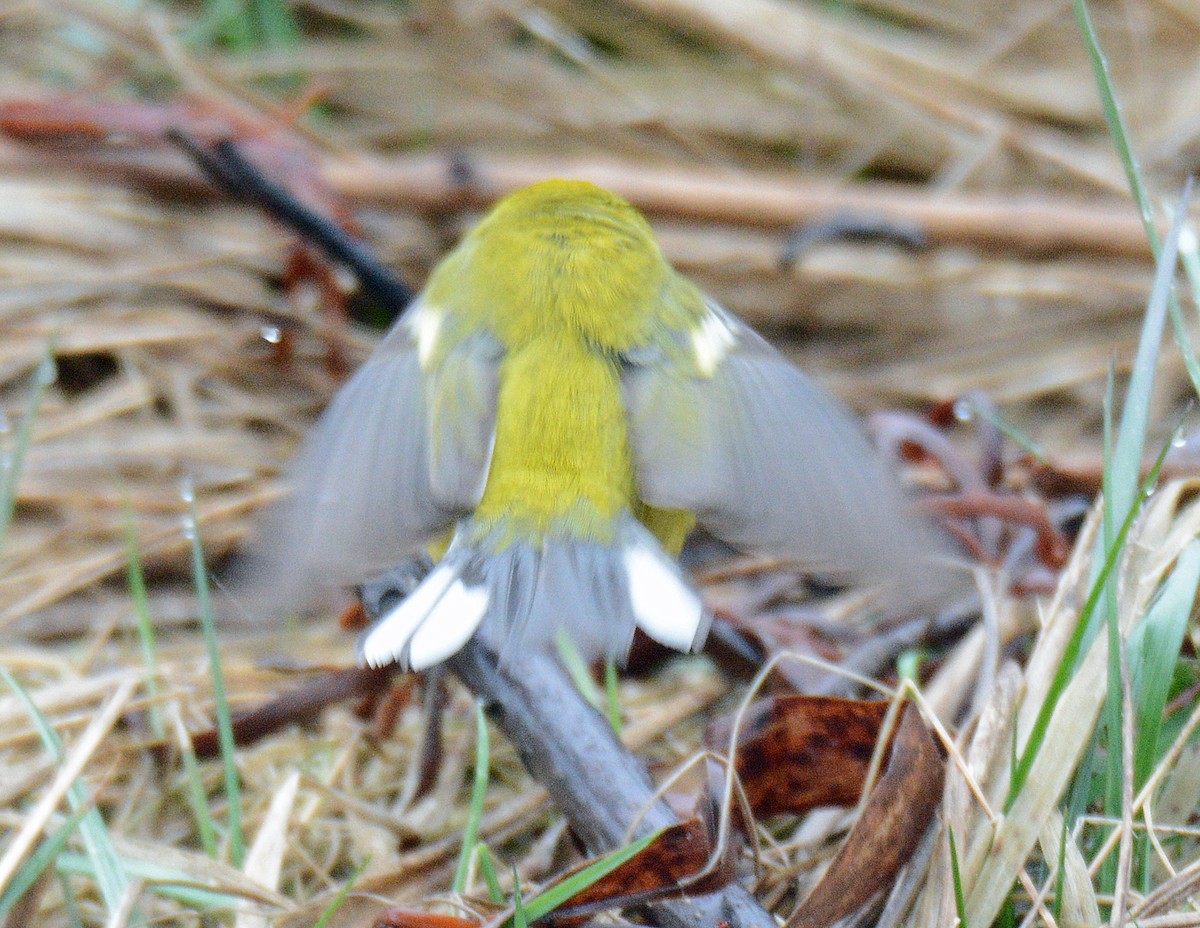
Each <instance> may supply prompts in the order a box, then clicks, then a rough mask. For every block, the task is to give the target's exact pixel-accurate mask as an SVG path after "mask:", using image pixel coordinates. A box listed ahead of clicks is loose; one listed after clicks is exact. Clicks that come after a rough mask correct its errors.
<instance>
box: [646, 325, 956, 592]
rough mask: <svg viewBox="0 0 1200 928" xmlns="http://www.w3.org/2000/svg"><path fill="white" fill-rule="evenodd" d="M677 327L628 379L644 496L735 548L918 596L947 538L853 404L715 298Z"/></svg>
mask: <svg viewBox="0 0 1200 928" xmlns="http://www.w3.org/2000/svg"><path fill="white" fill-rule="evenodd" d="M674 336H675V338H674V340H673V341H674V345H675V349H674V350H667V351H663V352H660V353H657V354H655V355H643V356H641V357H639V358H635V359H630V360H629V363H628V366H627V370H626V374H625V377H624V390H625V401H626V405H627V408H628V412H629V417H630V439H631V443H632V446H633V453H634V461H635V466H636V470H637V481H638V487H639V492H640V495H641V497H642V499H643V500H644V501H645V502H647V503H649V504H651V505H653V506H658V507H663V508H679V509H689V510H691V511H693V512H695V513H696V515H697V520H698V522H699V523H700V524H701V525H703V526H704V527H705V528H706V529H708V530H709V531H710V532H712V534H714V535H716V536H717V537H718V538H721V539H723V540H724V541H727V542H728V543H730V544H732V545H735V546H736V547H739V548H741V549H743V550H747V551H771V552H773V553H776V554H782V555H785V556H789V557H792V558H795V559H796V560H797V561H798V562H800V563H801V564H803V565H804V566H805V567H808V568H812V569H816V570H820V571H832V572H837V573H842V574H849V575H851V576H853V577H855V578H857V579H860V580H866V581H868V582H886V583H890V584H902V585H903V586H905V587H908V588H909V590H910V591H911V592H913V593H917V594H918V595H920V593H919V591H918V590H916V589H915V587H917V586H921V585H923V584H924V583H925V582H926V581H928V580H930V579H931V577H932V573H933V568H932V567H931V566H930V565H929V564H928V563H923V560H924V559H926V558H933V557H936V556H937V555H940V554H942V553H943V552H944V550H945V549H944V545H943V544H942V542H941V540H940V539H939V538H938V537H937V535H936V533H935V531H934V530H933V528H932V526H929V525H927V524H926V523H925V522H924V520H922V519H921V518H920V517H919V516H918V515H917V514H915V513H914V512H912V511H911V508H910V506H909V503H908V501H907V499H906V498H905V495H904V493H903V492H902V490H901V489H900V487H899V486H898V484H897V482H896V480H895V478H894V477H893V476H892V475H891V474H890V473H889V472H888V471H887V469H886V468H885V466H884V465H883V463H882V461H881V460H880V459H879V457H878V455H877V454H876V452H875V450H874V449H873V448H872V447H871V445H870V443H869V442H868V441H867V439H866V437H865V436H864V435H863V433H862V432H861V431H860V428H859V425H858V423H857V421H856V420H855V418H854V417H853V415H852V414H851V413H850V412H849V411H847V410H846V409H844V408H843V407H842V406H841V405H840V404H839V403H838V402H837V401H836V400H834V399H833V398H832V397H830V396H829V395H828V394H826V393H825V392H824V391H823V390H821V389H820V388H819V387H818V386H817V385H816V384H814V383H813V382H812V381H811V380H810V379H809V378H808V377H806V376H805V375H804V374H803V373H801V372H800V370H799V369H798V368H796V367H795V366H794V365H792V364H790V363H789V362H788V361H787V360H785V359H784V358H783V357H782V356H781V355H780V354H779V353H778V352H777V351H776V350H775V349H774V348H772V347H771V346H770V345H768V344H767V342H766V341H764V340H763V339H762V338H760V337H759V336H758V335H756V334H755V333H754V332H752V331H751V330H750V329H749V328H747V327H746V326H745V325H744V324H743V323H741V322H740V321H739V320H737V319H736V318H734V317H733V316H731V315H730V314H729V313H727V312H726V311H725V310H723V309H722V308H721V307H720V306H717V305H716V304H714V303H712V302H707V303H706V306H705V310H704V314H703V315H702V316H701V318H700V319H699V321H698V323H696V324H694V325H693V326H692V327H690V328H688V329H687V330H680V331H677V332H675V333H674ZM920 598H921V599H924V597H923V595H922V596H920Z"/></svg>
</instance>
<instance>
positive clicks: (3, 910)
mask: <svg viewBox="0 0 1200 928" xmlns="http://www.w3.org/2000/svg"><path fill="white" fill-rule="evenodd" d="M95 802H96V797H95V796H94V795H93V796H91V797H89V798H88V799H87V801H86V802H85V803H84V804H83V805H81V806H80V807H79V808H78V809H75V810H74V811H73V812H72V813H71V814H70V816H69V817H68V818H67V820H66V822H65V823H64V824H63V825H62V827H61V828H59V829H58V830H57V831H55V832H54V834H52V835H50V836H49V837H47V838H45V839H44V840H43V841H42V842H41V844H39V845H38V847H37V849H36V850H35V851H34V852H33V853H32V854H30V855H29V858H28V859H27V860H26V861H25V863H23V864H22V865H21V869H19V870H18V871H17V872H16V873H15V874H13V878H12V881H11V882H10V883H9V884H8V887H7V888H6V889H5V890H4V895H2V896H0V922H3V920H4V918H5V916H6V915H7V914H8V910H9V909H11V908H12V907H13V906H14V905H15V904H16V903H17V900H18V899H20V898H21V897H22V896H24V895H25V893H27V892H28V891H29V888H30V887H31V886H33V884H34V883H36V882H37V881H38V880H39V879H40V878H41V876H42V874H43V873H45V872H46V869H47V868H48V867H50V866H52V865H53V864H54V861H55V860H56V859H57V858H58V855H59V854H61V853H62V852H63V850H64V849H65V848H66V846H67V842H68V841H70V840H71V835H73V834H74V833H75V829H76V828H78V827H79V823H80V822H82V821H83V819H84V817H85V816H86V815H87V814H88V813H89V812H91V811H92V809H93V808H95Z"/></svg>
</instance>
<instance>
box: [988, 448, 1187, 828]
mask: <svg viewBox="0 0 1200 928" xmlns="http://www.w3.org/2000/svg"><path fill="white" fill-rule="evenodd" d="M1169 448H1170V444H1169V443H1168V444H1167V445H1166V447H1164V448H1163V451H1162V454H1160V455H1159V457H1158V460H1157V461H1155V463H1154V467H1153V468H1152V469H1151V471H1150V475H1149V476H1148V477H1147V478H1146V480H1145V482H1144V483H1143V484H1142V489H1141V492H1140V493H1139V494H1138V495H1137V497H1136V498H1135V499H1134V505H1133V508H1131V509H1130V510H1129V512H1128V514H1127V515H1126V516H1125V521H1124V522H1123V523H1122V524H1121V528H1120V530H1119V531H1118V532H1117V536H1116V538H1115V539H1114V540H1113V544H1111V545H1110V546H1109V547H1108V550H1107V552H1106V554H1105V557H1104V563H1103V566H1102V567H1101V569H1100V573H1099V575H1098V576H1097V577H1096V579H1095V581H1093V583H1092V589H1091V592H1090V593H1089V594H1088V598H1087V601H1086V602H1085V603H1084V605H1083V609H1082V611H1081V612H1080V614H1079V621H1078V622H1076V623H1075V630H1074V631H1073V632H1071V637H1070V639H1069V640H1068V641H1067V646H1066V648H1064V649H1063V657H1062V661H1061V662H1060V663H1059V666H1058V670H1057V671H1056V672H1055V674H1054V679H1053V680H1051V681H1050V686H1049V688H1048V689H1047V690H1046V698H1045V700H1044V701H1043V702H1042V705H1041V708H1040V709H1038V714H1037V718H1036V719H1035V720H1034V723H1033V728H1032V729H1031V730H1030V732H1029V740H1028V741H1026V743H1025V750H1024V751H1023V752H1021V755H1020V757H1019V758H1018V760H1017V764H1016V768H1015V769H1014V770H1013V773H1012V781H1011V783H1010V784H1009V789H1008V797H1007V798H1006V799H1005V801H1004V811H1005V812H1008V811H1009V810H1010V809H1012V806H1013V803H1014V802H1016V800H1017V796H1019V795H1020V794H1021V790H1022V788H1024V786H1025V780H1026V778H1027V777H1028V776H1029V770H1030V768H1031V767H1032V766H1033V762H1034V760H1035V759H1036V758H1037V753H1038V750H1039V749H1040V748H1041V746H1042V742H1043V741H1045V738H1046V729H1047V727H1048V726H1049V724H1050V717H1051V716H1052V715H1053V714H1054V708H1055V706H1057V705H1058V700H1059V698H1060V697H1061V696H1062V694H1063V692H1064V691H1065V690H1066V688H1067V684H1068V683H1069V682H1070V680H1071V675H1072V674H1073V673H1074V670H1075V665H1076V663H1077V662H1078V660H1079V656H1080V653H1081V652H1082V650H1083V642H1084V638H1085V637H1086V633H1087V631H1088V628H1089V627H1090V626H1091V619H1092V616H1093V615H1095V613H1096V607H1097V606H1098V605H1099V604H1100V599H1101V597H1102V596H1103V594H1104V590H1105V585H1106V584H1107V582H1108V577H1109V574H1111V573H1112V571H1113V569H1114V568H1115V567H1116V564H1117V561H1118V560H1119V559H1120V556H1121V553H1122V550H1123V549H1124V547H1125V539H1126V537H1127V536H1128V535H1129V529H1130V528H1131V527H1132V526H1133V522H1134V519H1135V518H1137V515H1138V513H1139V512H1140V511H1141V508H1142V503H1143V502H1144V501H1145V500H1146V499H1147V498H1148V497H1149V495H1150V492H1151V491H1152V490H1153V488H1154V485H1155V484H1156V483H1157V482H1158V475H1159V472H1160V471H1161V470H1162V465H1163V460H1164V459H1165V457H1166V453H1167V450H1168V449H1169Z"/></svg>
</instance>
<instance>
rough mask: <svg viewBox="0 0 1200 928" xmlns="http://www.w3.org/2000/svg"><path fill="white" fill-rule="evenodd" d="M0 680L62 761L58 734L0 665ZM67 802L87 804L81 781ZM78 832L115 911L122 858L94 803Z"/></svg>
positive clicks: (121, 890)
mask: <svg viewBox="0 0 1200 928" xmlns="http://www.w3.org/2000/svg"><path fill="white" fill-rule="evenodd" d="M0 679H3V680H4V682H5V683H7V684H8V686H9V688H10V689H11V690H12V691H13V692H14V693H16V695H17V698H18V699H19V700H21V702H22V703H23V704H24V706H25V711H26V712H28V713H29V717H30V718H31V719H32V720H33V724H34V726H35V727H36V728H37V730H38V735H39V736H40V737H41V739H42V744H43V745H44V746H45V748H46V752H47V753H48V754H49V755H50V756H51V757H53V758H54V761H55V763H57V764H61V763H63V761H64V759H65V756H64V754H63V746H62V739H60V738H59V737H58V732H56V731H55V730H54V727H53V726H52V725H51V724H50V723H49V721H47V719H46V717H45V716H44V715H43V714H42V712H41V710H40V709H38V707H37V706H36V705H35V704H34V702H33V700H32V699H31V698H30V696H29V693H28V692H26V690H25V687H23V686H21V684H20V683H19V682H18V681H17V679H16V677H14V676H13V675H12V674H11V673H9V671H8V669H7V668H5V667H0ZM67 801H68V803H70V806H71V808H72V809H79V808H82V807H83V806H85V805H87V803H88V798H87V794H86V793H85V792H84V789H83V784H82V783H80V782H78V781H76V782H75V783H72V784H71V786H70V788H69V789H68V790H67ZM79 833H80V834H81V835H82V836H83V843H84V847H85V848H87V853H88V857H89V859H90V860H91V861H92V864H93V868H94V873H95V875H96V882H97V884H98V885H99V887H100V895H101V897H102V898H103V899H104V904H105V906H106V907H107V908H108V911H109V912H115V911H116V910H117V908H118V907H119V906H120V904H121V900H122V899H123V898H124V896H125V891H126V889H127V888H128V886H129V875H128V873H127V871H126V868H125V864H124V861H122V859H121V856H120V855H119V854H118V853H117V849H116V848H115V847H114V846H113V842H112V836H111V835H110V834H109V833H108V826H107V825H106V824H105V823H104V818H103V816H101V815H100V810H99V809H97V808H96V807H95V806H93V807H92V808H91V809H89V810H88V811H87V812H86V813H85V814H84V816H83V819H82V821H81V822H80V825H79Z"/></svg>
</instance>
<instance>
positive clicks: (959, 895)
mask: <svg viewBox="0 0 1200 928" xmlns="http://www.w3.org/2000/svg"><path fill="white" fill-rule="evenodd" d="M947 833H948V835H949V838H950V877H951V879H952V880H953V881H954V908H955V911H956V912H957V913H958V924H959V928H967V897H966V895H965V894H964V893H963V885H962V873H961V872H960V871H959V868H958V845H957V844H956V843H955V841H954V829H953V828H948V829H947Z"/></svg>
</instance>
